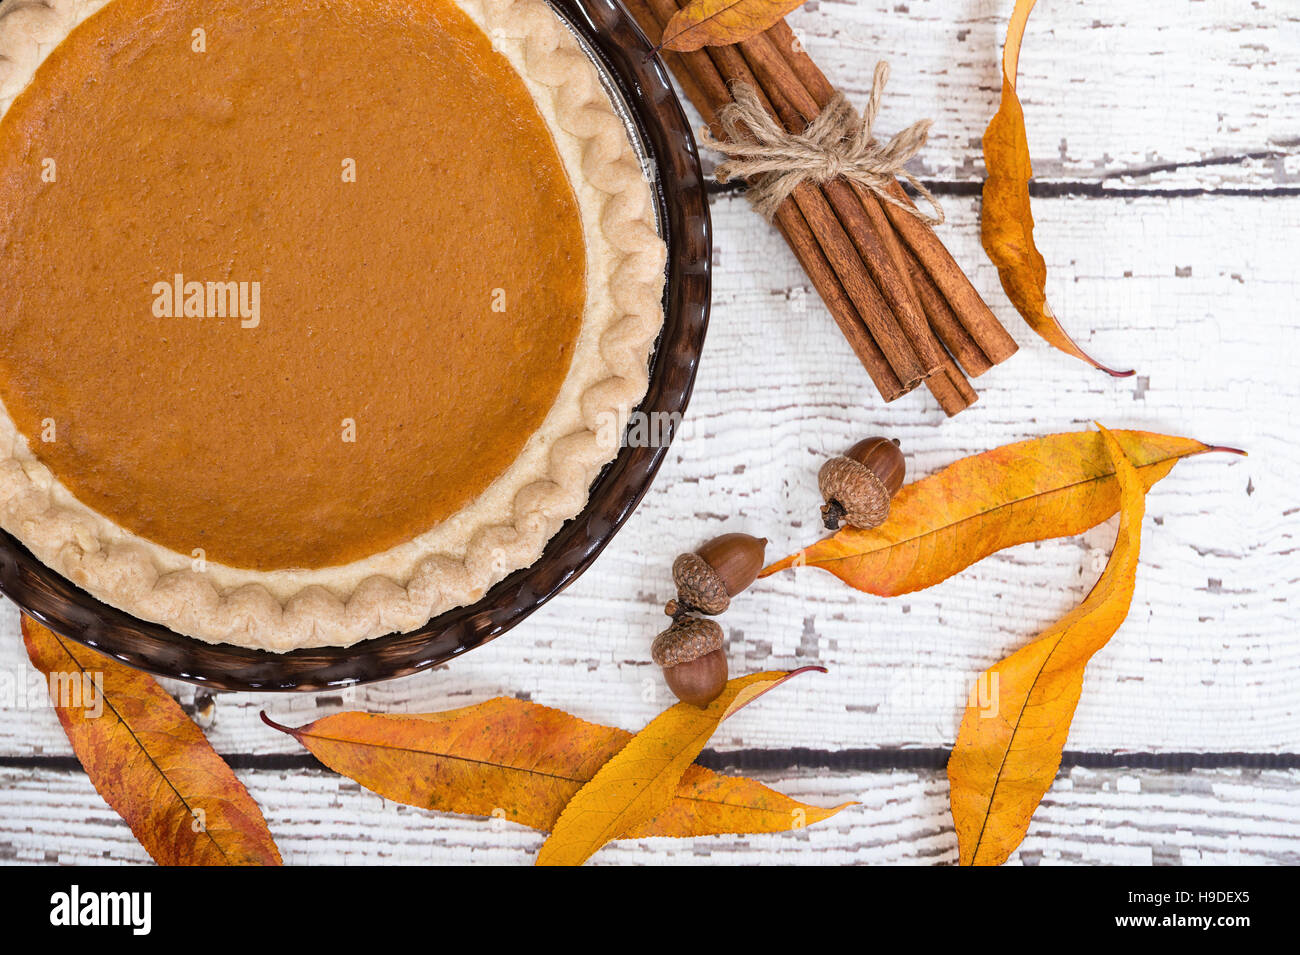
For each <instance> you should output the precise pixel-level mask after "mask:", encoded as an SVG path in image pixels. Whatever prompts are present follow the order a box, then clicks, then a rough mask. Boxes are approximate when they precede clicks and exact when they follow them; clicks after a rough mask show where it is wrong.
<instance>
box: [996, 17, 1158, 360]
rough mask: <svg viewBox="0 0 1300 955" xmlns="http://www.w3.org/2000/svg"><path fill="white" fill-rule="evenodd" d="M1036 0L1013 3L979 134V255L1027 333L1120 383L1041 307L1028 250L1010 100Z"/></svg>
mask: <svg viewBox="0 0 1300 955" xmlns="http://www.w3.org/2000/svg"><path fill="white" fill-rule="evenodd" d="M1035 2H1036V0H1017V2H1016V7H1015V10H1014V11H1013V12H1012V14H1011V25H1010V26H1009V27H1008V29H1007V42H1006V45H1005V46H1004V47H1003V51H1002V105H1001V106H1000V107H999V108H998V111H997V113H996V114H995V115H994V117H993V119H992V121H991V122H990V123H989V126H988V129H987V130H985V132H984V166H985V168H986V170H987V178H986V179H985V180H984V204H983V209H982V212H981V216H980V231H981V237H982V239H983V242H984V251H985V252H987V253H988V256H989V258H990V259H992V260H993V264H994V265H996V266H997V267H998V276H999V277H1000V278H1001V279H1002V288H1003V289H1004V290H1006V293H1007V297H1008V298H1009V299H1011V302H1012V304H1013V305H1015V306H1016V309H1017V310H1018V311H1019V312H1020V314H1021V315H1023V316H1024V319H1025V321H1026V322H1028V323H1029V327H1030V328H1032V329H1033V330H1034V331H1036V332H1037V333H1038V334H1039V335H1041V336H1042V337H1043V338H1044V339H1045V340H1046V341H1047V343H1048V344H1050V345H1052V346H1053V347H1055V348H1059V349H1060V350H1061V351H1063V352H1065V353H1066V354H1067V355H1073V356H1074V357H1075V358H1080V359H1082V360H1083V361H1086V362H1087V363H1088V364H1090V365H1092V366H1093V367H1094V368H1099V369H1100V370H1102V371H1104V372H1106V373H1107V374H1108V375H1114V376H1115V377H1116V378H1123V377H1126V376H1128V375H1131V374H1133V372H1132V371H1115V370H1113V369H1111V368H1107V367H1106V366H1105V365H1103V364H1101V363H1100V362H1099V361H1097V360H1096V359H1094V358H1092V357H1091V356H1090V355H1088V354H1087V353H1086V352H1084V350H1083V349H1082V348H1080V347H1079V346H1078V345H1077V344H1075V342H1074V339H1072V338H1071V337H1070V336H1069V334H1068V333H1067V332H1066V331H1065V329H1064V328H1063V327H1062V326H1061V323H1060V322H1059V321H1058V320H1057V318H1056V315H1055V314H1054V313H1053V312H1052V308H1051V306H1050V305H1049V304H1048V302H1047V294H1046V287H1047V263H1046V262H1044V261H1043V256H1042V254H1041V253H1040V252H1039V251H1038V247H1037V246H1036V245H1034V215H1033V212H1032V210H1031V209H1030V203H1029V180H1030V179H1032V178H1034V170H1033V166H1032V164H1031V163H1030V160H1029V140H1028V139H1027V138H1026V136H1025V114H1024V112H1023V110H1022V109H1021V108H1020V100H1019V98H1018V97H1017V96H1016V74H1017V72H1018V71H1019V66H1020V44H1021V41H1022V40H1023V39H1024V36H1025V25H1026V24H1027V23H1028V21H1029V13H1030V11H1031V10H1033V9H1034V3H1035Z"/></svg>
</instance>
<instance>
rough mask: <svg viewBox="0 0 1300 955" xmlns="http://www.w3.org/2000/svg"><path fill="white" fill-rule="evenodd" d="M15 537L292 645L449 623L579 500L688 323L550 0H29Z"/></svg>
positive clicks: (185, 625) (12, 406) (16, 57)
mask: <svg viewBox="0 0 1300 955" xmlns="http://www.w3.org/2000/svg"><path fill="white" fill-rule="evenodd" d="M0 110H3V117H2V118H0V244H2V246H3V247H2V249H0V402H3V408H2V409H0V526H3V527H4V529H5V530H7V531H8V532H9V533H11V534H13V535H14V536H15V537H17V538H18V539H19V540H20V541H21V542H22V543H23V544H24V545H25V546H26V547H27V548H28V549H29V550H30V551H31V552H32V553H33V554H34V555H35V556H36V557H37V558H38V559H40V560H41V561H42V562H44V563H45V564H47V565H48V566H50V567H51V568H53V569H54V570H56V571H58V572H59V573H60V574H62V575H63V576H65V577H67V578H68V579H70V580H71V581H73V582H74V583H76V584H77V585H78V586H80V587H82V588H84V589H85V590H87V591H89V592H90V593H91V594H93V595H94V596H96V597H97V598H99V599H101V600H103V601H105V602H107V603H110V604H112V605H114V606H116V607H119V608H121V609H123V610H125V611H127V612H128V613H131V614H133V615H135V616H137V617H141V618H144V619H147V620H152V621H156V622H158V623H161V624H164V625H166V626H167V627H169V628H171V629H173V630H175V631H177V632H179V633H182V634H187V635H189V636H192V637H196V638H199V639H202V640H206V641H210V642H224V643H232V644H238V645H242V646H248V647H260V648H264V649H268V650H275V651H285V650H290V649H294V648H298V647H310V646H346V645H349V644H352V643H354V642H356V641H359V640H364V639H367V638H371V637H375V636H380V635H383V634H387V633H391V632H395V631H409V630H412V629H414V628H416V627H419V626H421V625H423V624H424V623H426V622H427V621H428V620H430V619H431V618H432V617H434V616H436V615H437V614H439V613H441V612H443V611H445V610H448V609H450V608H453V607H457V606H462V605H465V604H468V603H472V602H473V601H475V600H477V599H478V598H479V597H480V596H481V595H482V594H483V593H484V591H485V590H486V589H487V588H488V587H490V586H491V585H492V584H493V583H495V582H497V581H499V580H501V579H502V578H503V577H504V576H506V575H507V574H508V573H510V572H511V571H514V570H516V569H518V568H521V567H525V566H528V565H529V564H531V563H533V562H534V561H536V560H537V558H538V557H539V556H540V554H541V552H542V550H543V548H544V547H545V545H546V543H547V541H548V540H549V539H550V538H551V537H552V536H553V535H554V534H555V532H556V531H557V530H558V529H559V527H560V526H561V525H562V524H563V523H564V522H565V521H566V520H568V519H570V518H572V517H574V516H575V515H576V514H577V513H578V512H579V511H580V510H581V509H582V508H583V506H584V505H585V503H586V500H587V494H588V488H589V486H590V485H591V482H592V481H593V479H594V478H595V477H596V475H597V474H598V472H599V471H600V469H601V468H602V467H603V466H604V465H605V464H606V463H608V462H609V461H610V460H611V459H612V458H613V457H614V455H615V454H616V453H617V450H618V438H619V435H620V434H621V428H620V427H619V425H620V424H621V423H622V422H623V421H625V420H626V416H627V414H628V412H629V410H630V409H631V408H633V407H634V406H635V405H636V403H637V402H638V401H639V400H640V399H641V397H642V396H643V394H644V391H645V388H646V384H647V365H648V361H649V356H650V353H651V350H652V348H653V345H654V341H655V339H656V337H657V335H658V333H659V331H660V328H661V325H662V317H663V315H662V304H661V299H662V290H663V274H664V254H665V253H664V245H663V242H662V241H661V240H660V238H659V235H658V232H657V229H656V221H655V216H654V212H653V204H652V199H651V191H650V185H649V182H648V181H647V178H646V174H645V172H644V171H643V169H642V167H641V165H640V163H639V162H638V159H637V155H636V153H635V151H634V149H633V147H632V145H631V142H630V140H629V138H628V132H627V129H626V127H625V126H624V123H623V121H622V119H620V117H619V114H618V112H617V111H616V109H615V108H614V105H613V103H612V102H611V100H610V98H609V95H608V93H607V92H606V90H605V88H604V87H603V86H602V83H601V80H600V76H599V74H598V73H597V71H596V69H595V67H594V66H593V65H592V63H591V61H590V59H589V58H588V57H587V56H586V55H585V54H584V53H583V51H582V49H581V47H580V46H579V44H578V42H577V41H576V40H575V38H574V36H573V35H572V33H571V32H570V31H569V30H568V28H567V27H566V26H565V25H564V23H563V22H562V21H561V20H560V19H559V18H558V17H557V16H556V15H555V14H554V13H553V12H552V10H551V9H550V8H549V7H548V6H547V5H546V4H545V3H544V2H543V0H109V2H107V3H104V2H102V0H46V2H45V3H43V4H13V5H6V7H5V8H0Z"/></svg>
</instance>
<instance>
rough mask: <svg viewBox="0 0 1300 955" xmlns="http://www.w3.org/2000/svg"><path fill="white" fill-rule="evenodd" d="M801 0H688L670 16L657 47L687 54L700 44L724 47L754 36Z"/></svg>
mask: <svg viewBox="0 0 1300 955" xmlns="http://www.w3.org/2000/svg"><path fill="white" fill-rule="evenodd" d="M801 6H803V0H691V2H690V3H688V4H687V5H686V6H684V7H682V8H681V9H680V10H678V11H677V12H676V13H674V14H673V15H672V19H670V20H669V21H668V25H667V26H665V27H664V35H663V39H662V40H660V42H659V47H660V48H661V49H664V50H672V51H673V52H675V53H689V52H691V51H692V50H698V49H699V48H700V47H703V46H726V45H727V44H729V43H740V42H741V41H742V40H748V39H749V38H750V37H752V36H757V35H758V34H760V33H762V32H763V31H764V30H766V29H767V28H768V27H771V26H773V25H774V24H775V23H776V22H777V21H778V20H780V19H781V18H782V17H784V16H785V15H786V14H787V13H789V12H790V11H791V10H797V9H799V7H801Z"/></svg>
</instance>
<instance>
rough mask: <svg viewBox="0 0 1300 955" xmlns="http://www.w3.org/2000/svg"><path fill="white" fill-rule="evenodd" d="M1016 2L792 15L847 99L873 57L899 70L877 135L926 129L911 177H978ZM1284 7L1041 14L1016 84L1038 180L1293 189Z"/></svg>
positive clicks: (1290, 20) (1299, 177) (1078, 4)
mask: <svg viewBox="0 0 1300 955" xmlns="http://www.w3.org/2000/svg"><path fill="white" fill-rule="evenodd" d="M1013 5H1014V4H1013V3H1012V2H1011V0H963V2H958V3H954V2H952V0H911V2H909V3H907V4H905V5H899V4H895V3H890V2H887V0H813V2H810V3H807V4H805V5H804V7H803V8H802V9H801V10H799V11H797V12H796V13H795V14H794V15H793V16H792V17H791V23H792V25H793V26H794V27H795V28H796V30H797V31H798V33H799V35H800V36H801V37H802V39H803V42H804V45H805V46H806V47H807V48H808V50H809V52H810V53H811V54H812V55H813V57H814V59H816V60H817V62H818V64H819V65H821V67H822V69H823V70H824V71H825V72H826V74H827V75H828V76H829V77H830V78H831V80H832V82H834V83H836V84H837V85H839V86H840V87H841V88H842V89H843V90H844V91H845V93H847V94H848V95H849V97H850V99H852V100H853V101H854V102H856V103H863V102H865V100H866V95H867V91H868V90H869V88H870V85H871V68H872V65H873V64H874V63H875V61H876V60H877V59H887V60H889V63H890V66H891V67H892V69H893V79H892V80H891V83H890V87H889V92H888V95H887V99H886V101H885V106H884V109H883V111H882V113H881V118H880V127H879V128H880V130H881V131H882V132H885V133H892V132H894V131H895V130H898V129H901V128H902V127H903V126H905V125H907V124H908V123H911V122H913V121H914V120H916V119H919V118H922V117H930V118H932V119H934V120H935V126H934V130H933V132H932V133H931V138H930V143H929V145H928V146H927V147H926V149H925V151H924V153H923V154H922V156H921V157H920V159H919V165H918V169H919V171H921V172H923V173H924V174H925V175H926V176H932V177H934V178H939V179H958V180H967V181H969V180H979V179H982V178H983V159H982V156H981V153H980V148H979V143H980V138H981V137H982V136H983V134H984V128H985V126H986V125H987V124H988V121H989V119H990V118H991V117H992V115H993V113H994V112H995V111H996V110H997V102H998V96H999V93H1000V90H1001V73H1000V69H1001V67H1000V50H1001V44H1002V41H1003V38H1004V37H1005V36H1006V22H1007V18H1008V17H1009V16H1010V13H1011V9H1012V7H1013ZM1298 23H1300V11H1298V10H1297V9H1296V7H1295V5H1294V4H1290V3H1287V2H1285V0H1264V2H1259V3H1252V4H1239V3H1233V2H1231V0H1208V2H1191V0H1174V2H1169V3H1158V4H1156V3H1148V4H1119V3H1100V4H1099V3H1095V2H1089V0H1057V2H1053V3H1051V4H1039V6H1038V9H1036V10H1035V11H1034V14H1033V16H1032V17H1031V18H1030V21H1029V30H1028V33H1027V36H1026V39H1025V45H1024V50H1023V53H1022V55H1021V59H1020V77H1021V78H1020V81H1019V89H1020V96H1021V100H1022V103H1023V105H1024V107H1025V112H1026V117H1027V122H1028V129H1029V142H1030V149H1031V152H1032V155H1033V158H1034V168H1035V172H1036V173H1037V175H1038V177H1039V178H1040V179H1043V180H1050V179H1081V180H1089V181H1099V182H1105V183H1107V184H1108V185H1113V186H1131V185H1135V184H1139V185H1143V186H1154V187H1159V188H1244V189H1251V190H1266V189H1271V188H1278V187H1284V188H1285V187H1295V186H1297V185H1300V152H1298V151H1297V147H1298V146H1300V129H1297V127H1296V125H1295V122H1294V119H1293V117H1294V116H1295V107H1296V102H1297V99H1300V60H1297V58H1296V56H1295V46H1296V41H1295V37H1296V35H1297V29H1296V28H1297V25H1298Z"/></svg>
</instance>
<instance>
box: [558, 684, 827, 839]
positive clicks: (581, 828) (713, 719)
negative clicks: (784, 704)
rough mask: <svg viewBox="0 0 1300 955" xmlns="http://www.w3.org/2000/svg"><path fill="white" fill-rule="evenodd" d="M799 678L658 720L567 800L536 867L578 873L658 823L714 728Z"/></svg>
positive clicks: (680, 708) (731, 693) (733, 689)
mask: <svg viewBox="0 0 1300 955" xmlns="http://www.w3.org/2000/svg"><path fill="white" fill-rule="evenodd" d="M807 669H813V668H809V667H805V668H804V670H807ZM804 670H794V671H792V672H790V673H775V672H773V673H756V674H753V675H751V676H745V677H739V678H737V679H735V680H732V681H730V682H729V683H728V684H727V687H726V689H725V690H723V691H722V695H721V696H719V697H718V698H717V699H716V700H714V701H713V702H712V703H710V704H709V705H708V706H707V707H703V708H701V707H698V706H694V705H692V704H690V703H678V704H677V705H676V706H672V707H669V708H668V709H667V710H665V711H664V712H663V713H661V714H659V716H657V717H655V719H653V720H652V721H651V722H650V723H649V725H647V726H646V728H645V729H643V730H642V731H641V732H639V733H637V734H636V736H634V737H632V739H631V741H630V742H629V743H628V744H627V745H626V746H624V747H623V748H622V749H621V750H619V752H618V755H616V756H614V757H613V758H612V759H610V760H609V761H608V762H606V763H605V764H604V765H603V766H601V768H600V770H599V771H598V772H597V773H596V775H595V776H593V777H592V779H591V781H590V782H589V783H587V784H586V785H585V786H583V787H582V789H580V790H579V791H578V793H577V795H575V796H574V797H573V798H572V799H571V800H569V803H568V805H566V806H565V807H564V811H563V812H562V813H560V818H559V819H558V820H556V823H555V828H554V829H552V830H551V835H550V838H548V839H547V840H546V842H545V843H543V845H542V849H541V852H540V853H538V856H537V864H538V865H582V863H584V862H586V861H587V860H588V859H589V858H591V855H592V853H594V852H595V851H596V850H597V849H599V848H600V847H601V846H603V845H604V844H605V843H607V842H609V841H610V840H611V839H617V838H619V837H620V836H622V835H623V834H624V833H626V832H628V831H629V830H632V829H634V828H635V827H637V826H640V825H642V824H643V823H645V822H647V821H648V820H651V819H653V818H655V817H656V816H658V815H659V814H660V813H662V812H663V811H664V810H665V809H667V808H668V807H669V805H670V804H671V803H672V800H673V794H674V793H675V792H676V790H677V786H678V783H679V781H680V780H681V778H682V776H683V774H684V773H685V772H686V768H687V767H688V766H690V765H691V763H693V762H694V761H695V757H697V756H698V755H699V754H700V751H701V750H702V749H704V746H705V744H706V743H708V741H709V737H710V736H712V735H713V731H714V730H716V729H717V728H718V724H719V723H721V722H722V721H723V720H725V719H726V718H727V717H728V716H730V715H731V714H733V713H735V712H736V711H737V710H739V709H740V708H741V707H743V706H745V705H747V704H748V703H750V702H752V701H753V700H755V699H757V698H758V697H759V696H761V695H762V694H764V693H766V692H767V691H768V690H770V689H772V688H773V687H775V686H779V685H780V684H781V683H784V682H785V681H786V680H788V679H790V678H791V677H792V676H795V675H797V674H799V673H802V672H804Z"/></svg>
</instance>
